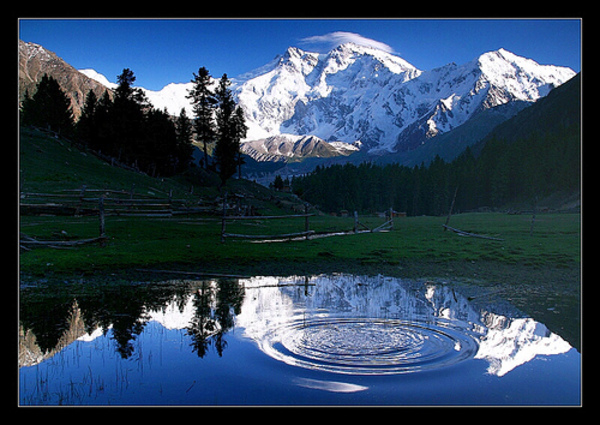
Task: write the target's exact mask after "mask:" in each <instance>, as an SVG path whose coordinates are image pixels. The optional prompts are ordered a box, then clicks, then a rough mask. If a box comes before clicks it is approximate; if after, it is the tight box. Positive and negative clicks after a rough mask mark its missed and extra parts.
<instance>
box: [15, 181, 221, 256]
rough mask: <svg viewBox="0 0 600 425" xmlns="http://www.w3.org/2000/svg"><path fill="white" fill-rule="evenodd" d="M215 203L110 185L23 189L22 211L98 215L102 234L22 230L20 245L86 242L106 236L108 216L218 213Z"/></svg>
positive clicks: (21, 196)
mask: <svg viewBox="0 0 600 425" xmlns="http://www.w3.org/2000/svg"><path fill="white" fill-rule="evenodd" d="M218 211H219V209H218V208H217V206H216V204H214V205H213V204H204V203H202V201H198V202H197V203H194V202H192V201H190V200H188V199H175V198H173V196H172V191H170V192H169V194H168V197H167V198H164V197H163V198H159V197H156V196H149V195H142V194H134V187H132V189H131V191H122V190H110V189H88V188H87V186H86V185H83V186H82V187H81V189H71V190H62V191H60V192H57V193H21V195H20V205H19V212H20V215H23V216H26V215H51V216H78V217H81V216H98V219H99V237H98V238H92V239H85V240H83V239H82V240H71V241H62V240H58V241H56V240H52V241H48V240H45V241H41V240H37V239H36V238H34V237H31V236H29V235H25V234H21V237H20V245H21V248H22V249H23V250H29V249H31V248H34V247H36V246H47V247H51V248H61V247H73V246H78V245H83V244H86V243H94V242H101V243H103V242H104V241H105V240H106V235H105V217H107V216H116V217H172V216H174V215H180V214H186V215H187V214H213V215H214V214H218Z"/></svg>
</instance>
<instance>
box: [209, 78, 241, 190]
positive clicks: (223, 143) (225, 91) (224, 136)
mask: <svg viewBox="0 0 600 425" xmlns="http://www.w3.org/2000/svg"><path fill="white" fill-rule="evenodd" d="M230 85H231V81H230V80H229V79H228V78H227V74H223V77H221V80H220V81H219V85H218V86H217V89H216V90H215V95H216V97H217V101H218V106H219V108H218V109H217V114H216V117H217V145H216V147H215V158H216V160H217V165H218V167H219V177H221V183H222V184H223V185H224V184H225V182H226V181H227V180H228V179H229V178H230V177H231V176H233V175H234V174H235V171H236V168H237V158H238V154H239V151H240V139H241V137H240V134H241V128H242V127H241V126H240V122H239V119H238V118H236V115H237V114H236V113H235V108H236V106H235V101H234V100H233V95H232V93H231V89H229V86H230Z"/></svg>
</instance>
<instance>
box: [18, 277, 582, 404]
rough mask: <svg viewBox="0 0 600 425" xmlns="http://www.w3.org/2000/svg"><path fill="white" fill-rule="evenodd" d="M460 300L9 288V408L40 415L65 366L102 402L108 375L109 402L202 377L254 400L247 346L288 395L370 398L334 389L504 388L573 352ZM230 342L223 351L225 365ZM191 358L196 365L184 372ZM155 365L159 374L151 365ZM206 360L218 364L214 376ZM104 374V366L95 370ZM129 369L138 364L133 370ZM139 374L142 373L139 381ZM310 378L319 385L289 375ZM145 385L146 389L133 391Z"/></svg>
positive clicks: (173, 286) (317, 284)
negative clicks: (36, 407) (14, 341)
mask: <svg viewBox="0 0 600 425" xmlns="http://www.w3.org/2000/svg"><path fill="white" fill-rule="evenodd" d="M468 288H469V286H463V287H461V286H460V285H455V284H453V285H450V284H444V283H442V282H429V281H423V280H420V281H419V280H404V279H398V278H389V277H384V276H375V277H366V276H349V275H322V276H312V277H306V276H298V277H294V276H292V277H255V278H251V279H208V280H172V281H167V282H161V283H153V284H150V283H147V284H121V285H117V284H112V285H88V284H81V285H79V284H73V285H60V286H50V285H48V286H39V287H28V288H22V290H21V297H20V332H19V366H20V367H22V369H21V374H22V380H21V385H22V389H21V393H22V396H21V397H22V400H24V402H25V403H26V404H29V403H30V402H31V403H46V402H49V403H51V402H50V401H49V400H50V399H51V398H52V397H53V395H52V394H63V395H64V393H65V392H66V391H67V390H60V389H58V390H57V389H55V390H54V392H53V391H52V390H50V389H49V387H48V388H46V387H44V385H46V386H49V385H50V384H51V381H52V380H56V381H57V383H56V385H57V387H58V386H60V385H62V386H63V388H72V387H73V379H74V378H72V377H69V378H67V376H70V375H69V374H68V373H67V370H68V369H69V367H70V366H69V365H70V364H71V363H76V364H77V368H80V369H81V370H83V375H84V377H83V378H81V380H82V381H83V382H87V381H89V382H90V388H91V385H92V384H91V383H92V382H93V385H94V386H95V387H96V392H95V393H94V394H95V397H99V394H103V393H104V392H108V390H106V387H107V385H106V384H105V380H108V378H107V376H108V375H110V374H112V375H113V376H116V377H117V378H116V379H117V382H118V385H116V384H115V388H117V387H118V388H119V389H118V395H115V394H116V393H115V394H113V395H112V397H115V398H116V399H120V397H123V395H124V394H126V393H127V384H129V382H132V381H133V380H134V379H133V374H135V373H137V374H138V375H136V376H137V377H136V378H135V379H137V380H139V382H140V384H139V385H140V388H146V389H145V390H144V391H150V388H152V390H155V389H156V388H158V389H159V390H158V391H159V394H160V395H161V396H163V395H164V393H167V392H168V391H167V390H166V389H164V388H166V387H170V386H176V385H179V391H180V394H181V393H183V394H191V393H194V392H195V391H200V388H203V387H202V386H201V385H200V384H196V383H197V382H199V381H200V379H202V377H203V376H205V375H206V374H210V376H213V378H211V385H215V386H219V385H221V384H219V383H218V382H219V379H221V378H220V377H224V376H238V375H239V374H240V373H243V374H247V375H248V376H247V378H252V379H249V381H248V382H254V381H256V382H258V384H256V385H258V387H257V388H262V387H264V385H263V384H261V383H260V382H261V380H264V379H265V378H264V376H266V375H265V373H266V374H267V375H268V376H271V374H273V376H274V375H276V374H277V372H274V371H273V370H271V369H269V370H268V372H265V371H264V370H262V371H259V370H256V371H254V370H253V368H254V367H255V366H257V365H256V363H246V362H250V361H251V360H247V359H245V358H240V356H242V357H243V356H246V355H247V354H246V353H247V352H252V350H255V349H256V347H258V349H259V350H260V351H258V350H255V351H257V352H261V353H263V356H264V355H265V354H266V355H267V356H264V357H266V358H270V359H275V360H276V361H277V362H275V363H279V364H281V365H285V366H286V367H289V366H288V365H291V366H293V367H294V370H296V371H297V372H295V376H294V377H293V379H291V383H292V384H293V385H295V386H296V387H297V388H303V389H306V390H319V391H321V392H327V393H331V394H362V393H366V392H368V391H367V390H369V391H372V390H373V386H372V384H369V385H365V382H363V381H353V382H349V381H348V382H347V381H345V380H344V379H343V378H344V376H356V377H360V376H369V377H383V376H392V375H397V376H405V375H406V374H412V375H413V376H414V374H415V373H416V372H421V371H435V370H437V369H440V368H443V369H445V370H448V369H449V368H450V367H451V366H457V367H458V365H468V364H470V362H471V363H473V362H478V363H477V364H484V365H486V366H485V369H486V374H487V375H488V376H493V377H501V378H503V379H504V377H506V376H507V375H511V372H512V371H514V370H518V368H519V367H520V366H522V365H524V364H528V363H530V362H532V360H533V359H535V358H537V357H539V356H558V355H560V354H564V353H570V352H572V351H575V350H572V347H571V346H570V345H569V343H567V342H566V341H565V340H564V339H562V338H561V337H560V336H559V335H557V334H554V333H552V332H550V331H549V330H548V329H547V328H546V326H545V325H543V324H541V323H539V322H536V321H535V320H534V319H532V318H530V317H526V316H525V315H523V314H522V313H521V312H519V311H518V310H516V309H515V308H514V307H512V306H511V305H510V304H508V303H506V302H503V301H501V302H498V303H495V304H481V303H477V302H475V301H473V299H472V298H473V297H467V296H465V295H463V294H462V293H461V291H463V290H466V289H468ZM476 298H477V297H476ZM230 334H231V335H230ZM173 335H178V336H177V338H179V340H178V341H179V344H180V348H178V349H177V350H178V351H177V352H176V354H167V352H171V351H169V350H170V349H169V350H167V348H166V346H165V344H168V343H169V344H170V341H171V340H172V338H173ZM240 341H241V342H240ZM232 342H235V344H233V345H234V347H237V348H235V349H233V350H232V354H231V355H229V354H228V350H229V349H230V348H229V347H230V343H232ZM76 344H84V345H81V347H87V348H85V350H87V351H86V353H87V354H85V355H83V354H81V353H80V350H82V349H83V348H77V349H76V350H75V352H74V353H72V354H69V355H70V356H71V355H72V356H74V358H75V357H76V359H77V360H76V361H71V360H69V361H65V360H58V361H56V362H55V361H54V360H53V358H54V357H61V356H62V353H64V352H67V351H69V350H70V347H71V346H75V345H76ZM239 344H242V347H245V348H244V349H241V348H240V345H239ZM163 346H165V348H164V350H163ZM78 347H79V346H78ZM251 347H254V348H251ZM163 351H164V352H163ZM110 353H112V354H110ZM157 353H158V354H157ZM577 355H578V354H577ZM95 356H96V357H98V358H99V360H98V359H95ZM107 356H108V357H107ZM111 356H114V359H113V357H111ZM235 356H238V357H237V358H235ZM191 357H193V358H195V359H196V361H197V362H198V361H199V362H200V363H193V364H192V363H190V362H191V361H192V360H191ZM86 358H88V359H87V360H86ZM156 358H160V366H161V368H158V367H157V366H156V364H155V363H153V361H154V360H153V359H156ZM108 359H110V360H108ZM119 359H120V360H119ZM215 359H223V360H224V362H220V363H219V365H218V366H217V365H216V364H214V363H212V362H214V360H215ZM253 359H254V360H252V361H253V362H256V361H257V358H256V357H253ZM86 361H89V363H88V364H87V365H85V366H82V365H81V364H80V363H81V362H86ZM113 361H114V362H115V365H114V366H107V363H109V362H113ZM123 361H124V362H125V363H122V362H123ZM119 362H121V363H119ZM132 362H133V363H132ZM132 364H138V367H137V371H135V370H134V369H135V368H132V366H131V365H132ZM144 365H145V366H144ZM202 365H206V368H203V366H202ZM32 366H33V367H32ZM38 366H44V369H38ZM144 367H146V368H148V367H150V368H154V369H153V370H152V376H153V377H152V378H149V376H150V372H149V371H148V369H146V370H145V371H144ZM257 367H258V366H257ZM270 367H272V366H270ZM460 367H465V366H460ZM227 368H234V369H235V368H238V369H239V368H241V369H239V370H238V369H235V370H236V372H233V371H228V370H227ZM105 369H106V371H105ZM472 369H473V368H472ZM42 370H44V371H45V372H41V371H42ZM96 370H97V371H96ZM232 370H233V369H232ZM473 370H474V369H473ZM186 371H190V372H189V373H191V374H192V375H193V374H195V375H193V377H194V378H193V379H192V377H191V376H188V373H186ZM302 371H305V372H302ZM313 372H318V373H319V374H320V375H318V376H317V375H312V376H311V375H309V376H307V375H303V374H304V373H313ZM44 373H45V374H46V375H43V374H44ZM69 373H70V372H69ZM144 373H145V374H146V375H144ZM288 373H289V372H288ZM461 373H464V371H463V372H461ZM253 374H256V375H253ZM105 375H106V376H105ZM49 376H53V378H50V377H49ZM281 376H282V379H284V377H285V376H288V375H286V374H283V375H281ZM463 378H464V377H462V376H461V377H460V378H459V377H455V378H452V379H463ZM67 379H70V380H71V381H70V382H68V381H65V380H67ZM149 379H152V382H153V385H147V386H146V385H144V382H145V381H144V380H149ZM224 379H225V378H224ZM227 379H229V378H227ZM271 379H274V378H271ZM287 379H288V381H286V382H287V385H289V384H290V380H289V378H287ZM569 379H570V378H569ZM573 379H575V380H576V381H577V380H578V379H579V377H578V376H576V377H573ZM61 380H62V381H65V382H62V383H60V381H61ZM42 384H44V385H42ZM32 387H33V388H34V389H35V390H34V391H33V392H32V389H31V388H32ZM223 388H225V387H223ZM69 391H71V390H69ZM115 391H116V389H115ZM137 391H142V390H137ZM215 391H216V390H215ZM89 393H90V394H91V393H92V391H91V389H90V390H89ZM77 397H80V398H77V402H85V401H84V400H86V396H85V395H82V394H79V393H78V394H77ZM106 397H108V395H106ZM59 398H60V396H59ZM112 400H114V399H112ZM152 400H153V399H152V398H147V399H144V402H148V403H150V402H151V401H152ZM161 400H162V398H161ZM178 401H180V400H179V399H177V398H175V404H177V403H178ZM266 401H267V402H268V400H266ZM54 403H56V400H55V401H54ZM101 404H102V403H101Z"/></svg>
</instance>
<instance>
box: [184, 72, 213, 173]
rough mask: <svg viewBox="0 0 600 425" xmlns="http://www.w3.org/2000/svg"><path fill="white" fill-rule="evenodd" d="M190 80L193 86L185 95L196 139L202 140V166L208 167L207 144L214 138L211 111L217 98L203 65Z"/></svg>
mask: <svg viewBox="0 0 600 425" xmlns="http://www.w3.org/2000/svg"><path fill="white" fill-rule="evenodd" d="M193 75H194V78H193V79H192V80H191V82H192V83H194V87H193V88H192V89H191V90H189V91H188V93H189V95H188V96H186V97H187V98H188V99H191V101H192V102H191V103H192V106H193V111H194V127H195V130H196V137H197V140H198V141H201V142H202V145H203V148H204V168H208V149H207V145H208V144H209V143H211V142H212V141H213V140H214V139H215V135H216V134H215V125H214V121H213V111H214V109H215V106H216V103H217V99H216V98H215V94H214V93H213V92H212V90H211V89H210V79H211V78H210V74H209V73H208V70H207V69H206V68H205V67H202V68H200V69H199V70H198V74H195V73H193Z"/></svg>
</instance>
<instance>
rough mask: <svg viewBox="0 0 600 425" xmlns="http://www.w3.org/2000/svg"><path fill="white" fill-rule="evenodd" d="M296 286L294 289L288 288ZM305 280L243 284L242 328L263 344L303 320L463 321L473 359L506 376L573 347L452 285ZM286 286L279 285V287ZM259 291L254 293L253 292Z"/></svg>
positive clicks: (377, 279)
mask: <svg viewBox="0 0 600 425" xmlns="http://www.w3.org/2000/svg"><path fill="white" fill-rule="evenodd" d="M293 283H295V284H296V286H293V285H290V284H293ZM304 283H305V278H284V279H282V278H274V277H265V278H262V277H258V278H253V279H250V280H247V281H244V286H245V288H246V293H247V296H246V299H245V301H244V305H243V306H242V313H241V314H240V315H239V316H238V317H237V324H238V326H241V327H244V328H245V335H247V336H249V337H250V338H252V339H254V340H256V341H259V344H260V341H261V339H262V338H264V336H265V335H267V334H268V333H270V332H272V329H274V328H279V327H282V326H284V325H285V324H286V323H287V322H290V321H293V320H297V319H298V317H299V316H302V317H309V316H313V317H314V316H316V317H319V316H323V317H325V316H327V315H329V314H335V316H336V317H341V318H343V317H348V318H350V317H352V318H356V317H369V318H378V319H402V320H414V321H427V320H432V319H434V318H436V319H449V320H452V321H456V322H462V323H463V324H464V325H465V328H468V329H470V330H471V331H473V332H476V333H477V334H479V335H480V336H479V338H478V339H479V350H478V352H477V354H476V356H475V358H480V359H485V360H486V361H488V362H489V363H490V366H489V368H488V373H490V374H494V375H498V376H503V375H505V374H506V373H507V372H509V371H511V370H513V369H514V368H515V367H517V366H519V365H521V364H524V363H526V362H528V361H530V360H532V359H533V358H534V357H535V356H536V355H552V354H561V353H565V352H567V351H569V349H570V348H571V346H570V345H569V344H568V343H567V342H566V341H564V340H563V339H562V338H561V337H560V336H558V335H556V334H553V333H551V332H550V331H549V330H548V329H547V328H546V326H544V325H543V324H541V323H538V322H535V321H534V320H533V319H530V318H510V317H506V316H502V315H498V314H495V313H493V312H490V311H483V310H481V311H480V310H478V309H475V308H474V307H473V306H472V305H471V303H469V301H468V300H467V298H466V297H464V296H462V295H461V294H459V293H458V292H456V291H455V289H454V288H453V287H452V286H449V285H442V284H434V283H429V282H426V283H425V284H423V283H422V282H416V281H405V280H401V279H396V278H386V277H383V276H378V277H359V276H344V275H339V276H318V277H314V278H312V279H311V280H310V285H311V286H309V285H304ZM282 284H283V285H287V286H278V285H282ZM252 288H256V289H252Z"/></svg>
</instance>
